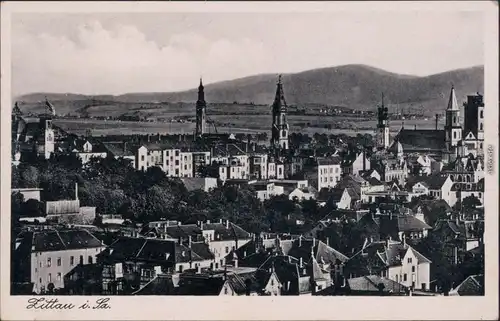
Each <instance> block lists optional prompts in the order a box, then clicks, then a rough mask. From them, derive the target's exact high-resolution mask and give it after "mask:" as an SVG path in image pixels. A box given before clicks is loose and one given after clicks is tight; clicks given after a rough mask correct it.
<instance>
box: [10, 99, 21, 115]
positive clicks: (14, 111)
mask: <svg viewBox="0 0 500 321" xmlns="http://www.w3.org/2000/svg"><path fill="white" fill-rule="evenodd" d="M22 114H23V112H22V111H21V108H19V104H18V103H17V101H16V103H15V104H14V109H12V115H13V116H20V115H22Z"/></svg>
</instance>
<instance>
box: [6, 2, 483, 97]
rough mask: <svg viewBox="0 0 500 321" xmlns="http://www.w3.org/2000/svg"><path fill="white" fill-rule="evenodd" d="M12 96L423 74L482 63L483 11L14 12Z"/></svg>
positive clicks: (182, 88)
mask: <svg viewBox="0 0 500 321" xmlns="http://www.w3.org/2000/svg"><path fill="white" fill-rule="evenodd" d="M11 30H12V37H11V42H12V43H11V49H12V93H13V95H14V96H17V95H21V94H26V93H32V92H59V93H68V92H71V93H82V94H91V95H97V94H122V93H130V92H170V91H180V90H185V89H190V88H194V87H196V86H197V84H198V81H199V78H200V76H202V77H203V79H204V82H205V83H211V82H217V81H222V80H230V79H235V78H240V77H245V76H251V75H255V74H260V73H293V72H299V71H304V70H309V69H314V68H321V67H332V66H340V65H346V64H365V65H370V66H373V67H377V68H381V69H384V70H387V71H390V72H395V73H399V74H411V75H418V76H425V75H430V74H435V73H439V72H444V71H448V70H452V69H457V68H466V67H470V66H476V65H482V64H484V57H483V55H484V52H483V51H484V50H483V47H484V46H483V34H484V33H483V19H482V15H481V13H479V12H457V11H455V12H430V11H428V12H419V11H413V12H366V11H365V12H357V13H355V12H324V13H321V12H316V13H116V14H111V13H110V14H60V13H50V14H49V13H44V14H40V13H36V14H34V13H16V14H13V15H12V29H11Z"/></svg>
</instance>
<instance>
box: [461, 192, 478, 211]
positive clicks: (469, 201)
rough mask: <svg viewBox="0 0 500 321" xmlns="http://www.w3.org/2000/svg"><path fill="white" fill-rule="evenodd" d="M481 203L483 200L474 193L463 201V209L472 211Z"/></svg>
mask: <svg viewBox="0 0 500 321" xmlns="http://www.w3.org/2000/svg"><path fill="white" fill-rule="evenodd" d="M480 205H481V201H480V200H479V199H478V198H477V197H476V196H473V195H470V196H467V197H466V198H464V199H463V201H462V209H463V210H464V211H470V210H474V209H476V207H477V206H480Z"/></svg>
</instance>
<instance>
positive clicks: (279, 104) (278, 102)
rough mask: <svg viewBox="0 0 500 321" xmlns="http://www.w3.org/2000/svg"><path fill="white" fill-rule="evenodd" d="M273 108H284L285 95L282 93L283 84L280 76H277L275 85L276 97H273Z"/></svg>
mask: <svg viewBox="0 0 500 321" xmlns="http://www.w3.org/2000/svg"><path fill="white" fill-rule="evenodd" d="M273 105H274V106H273V107H274V108H286V101H285V93H284V92H283V83H282V81H281V75H279V76H278V83H277V84H276V95H275V97H274V104H273Z"/></svg>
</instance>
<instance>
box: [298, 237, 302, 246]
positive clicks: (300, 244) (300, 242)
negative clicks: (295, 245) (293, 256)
mask: <svg viewBox="0 0 500 321" xmlns="http://www.w3.org/2000/svg"><path fill="white" fill-rule="evenodd" d="M301 246H302V235H301V236H299V247H301Z"/></svg>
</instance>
